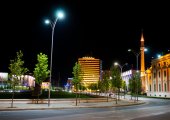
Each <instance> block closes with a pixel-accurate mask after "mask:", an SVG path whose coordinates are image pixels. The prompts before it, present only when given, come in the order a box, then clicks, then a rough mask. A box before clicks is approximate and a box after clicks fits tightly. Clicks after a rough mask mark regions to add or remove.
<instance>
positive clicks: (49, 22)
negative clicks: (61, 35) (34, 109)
mask: <svg viewBox="0 0 170 120" xmlns="http://www.w3.org/2000/svg"><path fill="white" fill-rule="evenodd" d="M62 18H64V13H63V12H62V11H58V12H57V13H56V18H55V20H54V21H51V20H49V19H46V20H45V24H50V25H51V28H52V40H51V61H50V81H49V90H48V107H49V106H50V90H51V76H52V61H53V39H54V28H55V25H56V23H57V21H58V19H62Z"/></svg>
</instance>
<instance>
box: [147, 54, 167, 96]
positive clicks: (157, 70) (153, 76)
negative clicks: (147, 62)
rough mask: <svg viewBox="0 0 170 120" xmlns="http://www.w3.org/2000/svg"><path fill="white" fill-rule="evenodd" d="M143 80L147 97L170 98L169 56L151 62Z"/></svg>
mask: <svg viewBox="0 0 170 120" xmlns="http://www.w3.org/2000/svg"><path fill="white" fill-rule="evenodd" d="M145 80H146V81H145V87H146V89H147V96H156V97H170V54H166V55H164V56H161V57H160V58H158V59H154V60H152V61H151V67H150V68H149V69H148V70H146V76H145Z"/></svg>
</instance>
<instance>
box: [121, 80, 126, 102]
mask: <svg viewBox="0 0 170 120" xmlns="http://www.w3.org/2000/svg"><path fill="white" fill-rule="evenodd" d="M122 88H123V90H124V99H125V94H126V82H125V81H124V80H122Z"/></svg>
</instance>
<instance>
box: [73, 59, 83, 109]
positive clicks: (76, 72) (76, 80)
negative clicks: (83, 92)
mask: <svg viewBox="0 0 170 120" xmlns="http://www.w3.org/2000/svg"><path fill="white" fill-rule="evenodd" d="M72 74H73V80H72V84H73V85H74V86H75V89H76V106H77V96H78V95H77V94H78V89H79V85H80V83H81V81H82V77H81V75H82V71H81V65H80V63H77V62H76V63H75V66H74V67H73V72H72Z"/></svg>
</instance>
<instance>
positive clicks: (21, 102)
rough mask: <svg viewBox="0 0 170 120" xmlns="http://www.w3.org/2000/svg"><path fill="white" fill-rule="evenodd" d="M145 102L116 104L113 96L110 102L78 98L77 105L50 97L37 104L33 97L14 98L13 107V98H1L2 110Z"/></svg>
mask: <svg viewBox="0 0 170 120" xmlns="http://www.w3.org/2000/svg"><path fill="white" fill-rule="evenodd" d="M48 103H49V104H48ZM143 103H144V102H143V101H134V100H129V99H120V100H119V101H117V104H116V101H115V99H112V98H109V100H108V102H107V99H106V98H96V99H94V98H93V99H81V100H78V101H77V105H76V100H75V99H50V102H48V99H44V100H40V101H39V103H38V104H37V103H36V101H35V100H31V99H14V103H13V107H12V108H11V99H0V111H12V110H45V109H70V108H97V107H119V106H128V105H138V104H143Z"/></svg>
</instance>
